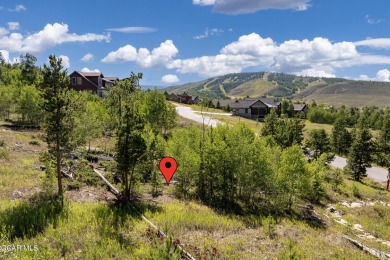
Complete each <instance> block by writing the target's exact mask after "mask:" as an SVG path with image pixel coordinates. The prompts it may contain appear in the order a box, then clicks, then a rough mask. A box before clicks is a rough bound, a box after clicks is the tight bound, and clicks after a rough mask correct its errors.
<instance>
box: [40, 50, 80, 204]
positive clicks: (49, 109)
mask: <svg viewBox="0 0 390 260" xmlns="http://www.w3.org/2000/svg"><path fill="white" fill-rule="evenodd" d="M42 76H43V80H42V82H41V83H40V86H39V87H40V89H41V90H42V98H43V99H44V102H43V104H42V108H43V110H44V113H45V117H44V127H45V130H46V142H47V144H48V150H49V155H50V157H51V159H53V160H54V163H55V168H56V174H57V181H58V195H59V197H60V198H61V200H62V201H63V189H62V176H61V164H62V162H63V160H64V155H65V154H66V152H68V151H69V144H70V133H71V131H72V128H73V119H72V116H71V114H70V112H69V111H70V110H69V104H70V100H69V97H68V95H67V92H68V91H69V89H68V85H69V77H68V76H67V70H66V69H65V70H64V69H63V66H62V59H61V58H56V56H53V55H50V56H49V65H46V64H45V65H44V66H43V72H42Z"/></svg>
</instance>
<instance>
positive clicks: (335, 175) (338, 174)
mask: <svg viewBox="0 0 390 260" xmlns="http://www.w3.org/2000/svg"><path fill="white" fill-rule="evenodd" d="M331 184H332V189H333V190H334V191H338V190H339V186H340V185H342V184H343V175H342V171H341V170H340V169H335V170H333V171H332V175H331Z"/></svg>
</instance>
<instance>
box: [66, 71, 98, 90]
mask: <svg viewBox="0 0 390 260" xmlns="http://www.w3.org/2000/svg"><path fill="white" fill-rule="evenodd" d="M74 73H77V74H79V75H80V76H81V77H82V78H84V79H85V80H86V81H88V82H89V83H91V84H92V85H93V86H95V87H96V88H99V87H98V86H97V85H96V84H95V82H93V81H91V80H90V79H89V78H87V77H86V76H85V75H84V72H80V71H73V72H72V74H74ZM72 74H70V75H72ZM102 75H103V74H102Z"/></svg>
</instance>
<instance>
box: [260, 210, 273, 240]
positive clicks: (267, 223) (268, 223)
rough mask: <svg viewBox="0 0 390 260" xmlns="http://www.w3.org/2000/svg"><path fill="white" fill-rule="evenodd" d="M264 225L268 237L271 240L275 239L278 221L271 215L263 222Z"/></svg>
mask: <svg viewBox="0 0 390 260" xmlns="http://www.w3.org/2000/svg"><path fill="white" fill-rule="evenodd" d="M263 225H264V227H265V230H266V233H267V235H268V236H269V237H270V238H271V239H274V238H275V236H276V221H275V219H274V218H273V217H272V216H271V215H268V217H267V218H266V219H264V220H263Z"/></svg>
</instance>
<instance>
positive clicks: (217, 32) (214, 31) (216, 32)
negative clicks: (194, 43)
mask: <svg viewBox="0 0 390 260" xmlns="http://www.w3.org/2000/svg"><path fill="white" fill-rule="evenodd" d="M222 33H223V30H222V29H219V28H212V29H209V28H206V30H205V31H204V34H201V35H197V36H194V39H196V40H200V39H204V38H207V37H209V35H221V34H222Z"/></svg>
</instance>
